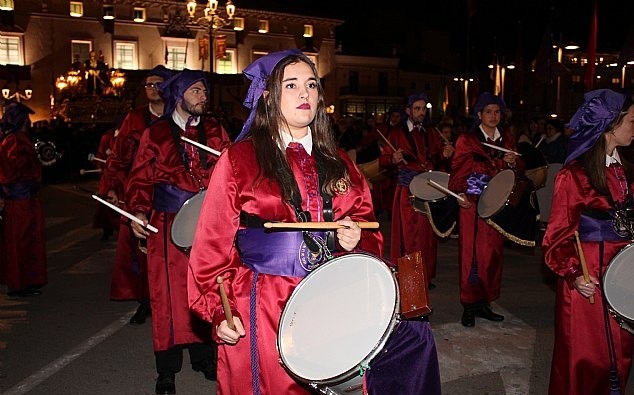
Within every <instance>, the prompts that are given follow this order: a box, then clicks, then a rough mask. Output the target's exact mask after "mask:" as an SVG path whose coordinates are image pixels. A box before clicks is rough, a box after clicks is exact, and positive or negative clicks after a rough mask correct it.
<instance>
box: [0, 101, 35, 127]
mask: <svg viewBox="0 0 634 395" xmlns="http://www.w3.org/2000/svg"><path fill="white" fill-rule="evenodd" d="M29 114H35V112H34V111H33V110H31V109H30V108H29V107H27V106H25V105H24V104H22V103H19V102H11V103H9V105H8V106H7V107H6V108H5V109H4V116H3V117H2V121H0V133H1V134H2V135H7V134H11V133H13V132H17V131H19V130H20V129H22V126H24V123H25V122H26V121H27V120H28V119H29Z"/></svg>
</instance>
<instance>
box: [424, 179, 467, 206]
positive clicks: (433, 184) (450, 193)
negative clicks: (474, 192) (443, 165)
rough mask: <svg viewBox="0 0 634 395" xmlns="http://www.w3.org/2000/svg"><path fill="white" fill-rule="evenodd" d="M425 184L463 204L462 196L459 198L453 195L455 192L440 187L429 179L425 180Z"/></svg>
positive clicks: (455, 194)
mask: <svg viewBox="0 0 634 395" xmlns="http://www.w3.org/2000/svg"><path fill="white" fill-rule="evenodd" d="M427 183H428V184H429V185H431V186H432V187H434V188H436V189H438V190H439V191H440V192H444V193H446V194H447V195H451V196H453V197H455V198H456V199H458V200H460V201H461V202H464V199H463V198H462V196H460V195H458V194H457V193H455V192H453V191H451V190H449V189H447V188H445V187H443V186H442V185H440V184H439V183H437V182H436V181H434V180H432V179H431V178H428V179H427Z"/></svg>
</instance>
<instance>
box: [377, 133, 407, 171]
mask: <svg viewBox="0 0 634 395" xmlns="http://www.w3.org/2000/svg"><path fill="white" fill-rule="evenodd" d="M376 132H377V133H378V134H379V136H381V137H382V138H383V140H385V143H386V144H387V146H388V147H390V148H391V149H392V151H394V152H396V151H397V149H396V148H394V146H393V145H392V143H390V140H388V139H387V138H386V137H385V136H384V135H383V133H381V131H380V130H379V129H377V130H376ZM401 162H403V163H404V164H407V161H406V160H405V158H402V159H401Z"/></svg>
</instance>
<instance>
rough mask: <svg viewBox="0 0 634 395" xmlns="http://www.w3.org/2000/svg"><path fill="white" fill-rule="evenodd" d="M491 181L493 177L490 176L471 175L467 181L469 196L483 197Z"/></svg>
mask: <svg viewBox="0 0 634 395" xmlns="http://www.w3.org/2000/svg"><path fill="white" fill-rule="evenodd" d="M489 181H491V176H490V175H488V174H481V173H471V175H470V176H469V178H468V179H467V195H481V194H482V191H483V190H484V187H485V186H486V185H487V184H488V183H489Z"/></svg>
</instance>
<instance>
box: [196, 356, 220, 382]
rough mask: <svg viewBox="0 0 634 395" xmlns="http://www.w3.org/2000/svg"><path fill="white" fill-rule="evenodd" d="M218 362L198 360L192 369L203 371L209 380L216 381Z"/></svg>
mask: <svg viewBox="0 0 634 395" xmlns="http://www.w3.org/2000/svg"><path fill="white" fill-rule="evenodd" d="M217 367H218V364H217V363H216V362H215V361H212V360H204V361H201V362H196V363H195V364H192V369H193V370H194V372H202V373H203V374H204V375H205V378H206V379H207V380H209V381H216V379H217V376H216V368H217Z"/></svg>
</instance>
